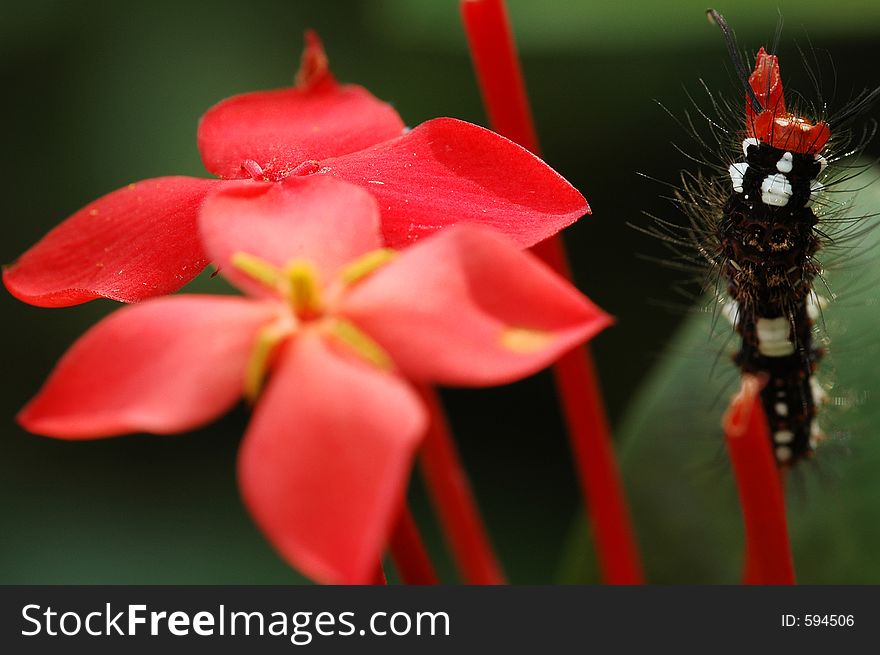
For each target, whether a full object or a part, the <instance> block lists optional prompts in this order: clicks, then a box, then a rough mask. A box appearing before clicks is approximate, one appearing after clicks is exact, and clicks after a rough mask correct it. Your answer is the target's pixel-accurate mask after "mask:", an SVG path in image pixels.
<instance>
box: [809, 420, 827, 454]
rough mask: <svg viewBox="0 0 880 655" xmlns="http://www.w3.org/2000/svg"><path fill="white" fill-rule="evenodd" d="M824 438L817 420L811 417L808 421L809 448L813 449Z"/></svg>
mask: <svg viewBox="0 0 880 655" xmlns="http://www.w3.org/2000/svg"><path fill="white" fill-rule="evenodd" d="M825 438H826V435H825V433H824V432H822V428H820V427H819V422H818V421H816V420H815V419H813V420H812V421H810V448H812V449H813V450H815V449H816V447H817V446H818V445H819V444H820V443H822V442H823V441H824V440H825Z"/></svg>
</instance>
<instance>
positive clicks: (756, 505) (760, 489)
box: [724, 376, 795, 585]
mask: <svg viewBox="0 0 880 655" xmlns="http://www.w3.org/2000/svg"><path fill="white" fill-rule="evenodd" d="M760 386H761V385H760V383H759V382H758V380H757V379H756V378H755V377H754V376H743V381H742V390H741V391H740V392H739V394H737V396H736V397H735V398H734V399H733V401H732V402H731V404H730V408H729V409H728V410H727V414H726V415H725V417H724V434H725V439H726V441H727V449H728V451H729V452H730V461H731V464H732V466H733V473H734V475H735V476H736V486H737V489H738V490H739V499H740V504H741V505H742V513H743V522H744V523H745V530H746V557H745V567H744V568H745V571H744V573H743V582H744V583H745V584H762V585H791V584H794V583H795V579H794V563H793V562H792V557H791V545H790V544H789V540H788V527H787V525H786V520H785V494H784V492H783V485H782V476H781V471H780V470H779V469H778V468H777V466H776V461H775V458H774V457H773V453H772V451H771V450H770V448H769V446H768V444H769V443H770V430H769V427H768V425H767V419H766V417H765V415H764V410H763V408H762V407H761V401H760V396H759V392H760Z"/></svg>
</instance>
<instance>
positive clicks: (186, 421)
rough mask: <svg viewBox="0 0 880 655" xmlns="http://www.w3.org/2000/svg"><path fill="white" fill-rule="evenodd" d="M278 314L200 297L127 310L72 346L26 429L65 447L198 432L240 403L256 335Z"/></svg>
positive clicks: (271, 307)
mask: <svg viewBox="0 0 880 655" xmlns="http://www.w3.org/2000/svg"><path fill="white" fill-rule="evenodd" d="M276 312H277V305H275V304H274V303H261V302H255V301H253V300H248V299H245V298H229V297H221V296H196V295H193V296H189V295H187V296H175V297H171V298H159V299H156V300H153V301H150V302H147V303H144V304H141V305H133V306H130V307H125V308H123V309H120V310H119V311H117V312H114V313H113V314H111V315H110V316H109V317H107V318H106V319H104V320H103V321H101V322H100V323H98V324H97V325H96V326H95V327H93V328H92V329H91V330H89V331H88V332H86V333H85V334H84V335H83V336H82V337H81V338H80V339H79V340H78V341H77V342H76V343H75V344H73V346H72V347H71V348H70V350H68V351H67V353H66V354H65V355H64V357H62V358H61V361H60V362H58V365H57V366H56V367H55V370H54V371H53V372H52V374H51V375H50V376H49V379H48V380H47V381H46V383H45V385H44V386H43V388H42V389H41V390H40V392H39V393H38V394H37V396H36V397H35V398H34V399H33V400H31V402H30V403H29V404H28V405H27V406H26V407H25V408H24V409H23V410H22V411H21V412H20V413H19V415H18V421H19V423H20V424H21V425H22V426H23V427H24V428H25V429H27V430H29V431H31V432H34V433H37V434H44V435H47V436H52V437H61V438H64V439H84V438H92V437H108V436H113V435H118V434H124V433H127V432H141V431H143V432H154V433H159V434H166V433H173V432H183V431H185V430H189V429H192V428H195V427H197V426H199V425H202V424H203V423H206V422H207V421H210V420H211V419H213V418H214V417H216V416H219V415H220V414H222V413H223V412H225V411H226V410H228V409H229V408H230V407H231V406H232V405H234V404H235V402H236V401H237V400H238V399H239V398H240V397H241V395H242V389H243V386H244V379H245V367H246V365H247V360H248V358H249V356H250V351H251V347H252V345H253V342H254V338H255V336H256V333H257V330H258V329H259V328H260V326H261V325H264V324H266V323H267V322H269V321H271V320H272V318H273V317H274V316H275V315H276Z"/></svg>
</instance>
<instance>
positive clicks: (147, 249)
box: [3, 177, 221, 307]
mask: <svg viewBox="0 0 880 655" xmlns="http://www.w3.org/2000/svg"><path fill="white" fill-rule="evenodd" d="M218 184H221V182H219V181H218V180H202V179H197V178H191V177H160V178H155V179H151V180H144V181H142V182H138V183H136V184H129V185H128V186H127V187H123V188H122V189H119V190H117V191H114V192H113V193H110V194H108V195H106V196H104V197H103V198H99V199H98V200H96V201H94V202H93V203H90V204H88V205H86V206H85V207H83V208H82V209H80V210H79V211H78V212H76V213H75V214H74V215H73V216H71V217H70V218H68V219H67V220H66V221H64V222H63V223H61V224H60V225H58V226H57V227H56V228H54V229H53V230H52V231H51V232H49V233H48V234H47V235H46V236H45V237H43V238H42V239H41V240H40V241H39V242H38V243H37V244H36V245H35V246H33V247H32V248H31V249H30V250H28V251H27V252H25V253H24V254H23V255H22V256H21V257H20V258H19V260H18V261H17V262H16V263H15V264H12V265H11V266H9V267H7V268H6V269H5V270H4V271H3V283H4V284H5V285H6V288H7V289H8V290H9V292H10V293H11V294H12V295H14V296H15V297H16V298H18V299H19V300H23V301H24V302H27V303H30V304H32V305H39V306H41V307H65V306H68V305H77V304H79V303H83V302H86V301H88V300H92V299H94V298H98V297H104V298H110V299H112V300H119V301H122V302H135V301H139V300H144V299H145V298H150V297H152V296H159V295H163V294H167V293H171V292H172V291H176V290H177V289H179V288H180V287H182V286H183V285H184V284H186V283H187V282H189V281H190V280H191V279H193V278H194V277H195V276H196V275H198V274H199V272H200V271H201V270H202V269H203V268H204V267H205V265H206V264H207V260H206V259H205V255H204V253H203V252H202V247H201V244H200V242H199V236H198V229H197V227H196V216H197V214H198V210H199V206H200V205H201V204H202V200H203V199H204V197H205V195H206V194H207V193H208V191H210V190H211V189H213V188H215V186H217V185H218Z"/></svg>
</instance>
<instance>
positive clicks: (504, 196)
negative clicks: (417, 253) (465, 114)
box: [320, 118, 590, 248]
mask: <svg viewBox="0 0 880 655" xmlns="http://www.w3.org/2000/svg"><path fill="white" fill-rule="evenodd" d="M321 167H322V168H321V170H320V172H321V173H329V174H331V175H333V176H335V177H338V178H340V179H344V180H348V181H349V182H354V183H356V184H360V185H363V186H364V187H365V188H367V189H369V190H370V192H371V193H372V194H373V195H374V196H375V197H376V199H377V200H378V201H379V209H380V211H381V212H382V229H383V232H384V234H385V238H386V240H387V241H388V244H389V245H391V246H393V247H395V248H397V247H402V246H405V245H408V244H410V243H411V242H412V241H413V240H415V239H417V238H419V237H421V236H424V235H426V234H430V233H432V232H434V231H436V230H438V229H440V228H442V227H446V226H449V225H452V224H454V223H478V224H482V225H488V226H490V227H492V228H494V229H496V230H498V231H499V232H502V233H504V234H506V235H508V236H509V237H510V238H512V239H513V240H514V241H516V242H517V243H518V244H519V245H521V246H523V247H527V246H532V245H534V244H535V243H537V242H539V241H542V240H544V239H546V238H547V237H549V236H551V235H553V234H556V233H557V232H558V231H559V230H561V229H562V228H564V227H566V226H567V225H570V224H571V223H573V222H574V221H576V220H577V219H578V218H580V217H581V216H583V215H584V214H586V213H588V212H589V211H590V207H589V205H587V201H586V200H584V197H583V196H582V195H581V194H580V193H579V192H578V191H577V189H575V188H574V187H573V186H571V184H569V183H568V182H567V181H566V180H565V179H564V178H562V177H561V176H560V175H559V174H558V173H557V172H556V171H554V170H553V169H552V168H550V167H549V166H547V164H545V163H544V162H543V161H541V160H540V159H538V158H537V157H535V156H534V155H533V154H531V153H530V152H529V151H528V150H525V149H524V148H521V147H520V146H518V145H516V144H515V143H513V142H512V141H509V140H508V139H505V138H504V137H502V136H499V135H498V134H495V133H494V132H490V131H489V130H487V129H484V128H482V127H478V126H476V125H471V124H470V123H465V122H464V121H459V120H455V119H453V118H437V119H434V120H430V121H428V122H426V123H422V124H421V125H419V126H418V127H416V128H415V129H413V130H412V131H411V132H409V133H407V134H406V135H404V136H401V137H398V138H397V139H394V140H391V141H387V142H385V143H380V144H378V145H376V146H374V147H372V148H370V149H369V150H365V151H363V152H357V153H353V154H350V155H347V156H344V157H338V158H336V159H330V160H326V161H322V162H321Z"/></svg>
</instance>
